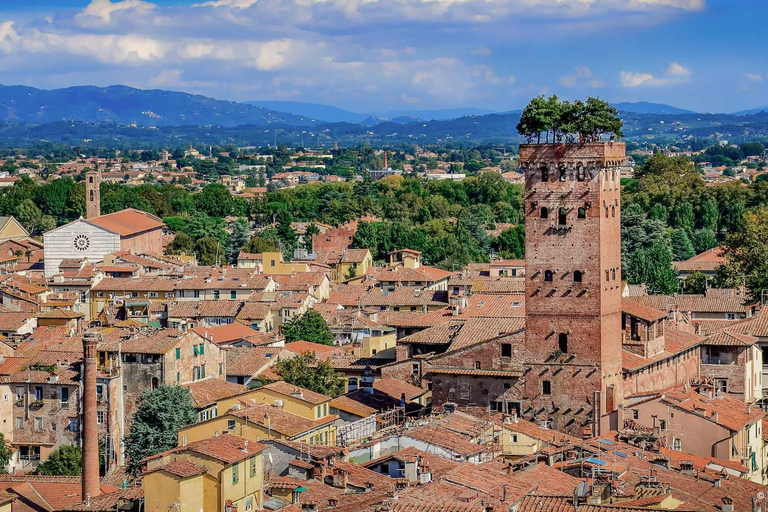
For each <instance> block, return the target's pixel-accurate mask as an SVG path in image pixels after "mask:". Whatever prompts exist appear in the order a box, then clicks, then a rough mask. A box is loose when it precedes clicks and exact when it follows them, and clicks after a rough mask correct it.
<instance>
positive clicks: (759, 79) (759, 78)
mask: <svg viewBox="0 0 768 512" xmlns="http://www.w3.org/2000/svg"><path fill="white" fill-rule="evenodd" d="M0 35H2V27H0ZM747 80H750V81H752V82H762V81H763V75H758V74H757V73H747Z"/></svg>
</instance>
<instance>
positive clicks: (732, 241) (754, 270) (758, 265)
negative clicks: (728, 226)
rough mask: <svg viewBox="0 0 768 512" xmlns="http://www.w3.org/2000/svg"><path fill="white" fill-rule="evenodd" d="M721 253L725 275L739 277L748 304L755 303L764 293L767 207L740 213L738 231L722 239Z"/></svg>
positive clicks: (767, 263)
mask: <svg viewBox="0 0 768 512" xmlns="http://www.w3.org/2000/svg"><path fill="white" fill-rule="evenodd" d="M723 254H724V256H725V258H726V261H727V266H728V267H730V268H729V269H727V272H728V273H730V275H731V276H742V277H743V282H744V285H745V286H746V288H747V291H748V294H749V303H750V304H756V303H759V302H760V301H761V299H762V296H763V294H764V293H765V292H766V291H768V208H765V207H762V208H759V209H757V210H754V211H747V212H746V213H744V215H743V219H742V227H741V230H740V231H739V232H735V233H730V234H729V235H728V236H727V237H726V239H725V243H724V246H723ZM733 281H737V282H738V279H733Z"/></svg>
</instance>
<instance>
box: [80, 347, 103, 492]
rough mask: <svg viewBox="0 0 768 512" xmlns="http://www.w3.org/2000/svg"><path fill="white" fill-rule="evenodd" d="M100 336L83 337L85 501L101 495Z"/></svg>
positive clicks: (83, 478) (83, 481) (83, 479)
mask: <svg viewBox="0 0 768 512" xmlns="http://www.w3.org/2000/svg"><path fill="white" fill-rule="evenodd" d="M97 345H98V336H97V335H96V334H94V333H87V334H85V335H84V336H83V428H82V432H83V477H82V483H83V489H82V498H83V501H85V502H89V500H90V499H92V498H95V497H96V496H98V495H100V494H101V484H100V482H99V425H98V423H97V418H96V416H97V413H96V409H97V402H96V347H97Z"/></svg>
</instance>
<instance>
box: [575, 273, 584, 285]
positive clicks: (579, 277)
mask: <svg viewBox="0 0 768 512" xmlns="http://www.w3.org/2000/svg"><path fill="white" fill-rule="evenodd" d="M583 280H584V273H583V272H582V271H581V270H574V271H573V282H574V283H581V282H582V281H583Z"/></svg>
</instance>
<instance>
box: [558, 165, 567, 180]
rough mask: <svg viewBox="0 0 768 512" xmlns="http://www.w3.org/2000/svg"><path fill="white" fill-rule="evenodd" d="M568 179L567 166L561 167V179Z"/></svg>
mask: <svg viewBox="0 0 768 512" xmlns="http://www.w3.org/2000/svg"><path fill="white" fill-rule="evenodd" d="M566 179H568V173H566V171H565V167H563V168H562V169H560V181H565V180H566Z"/></svg>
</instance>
